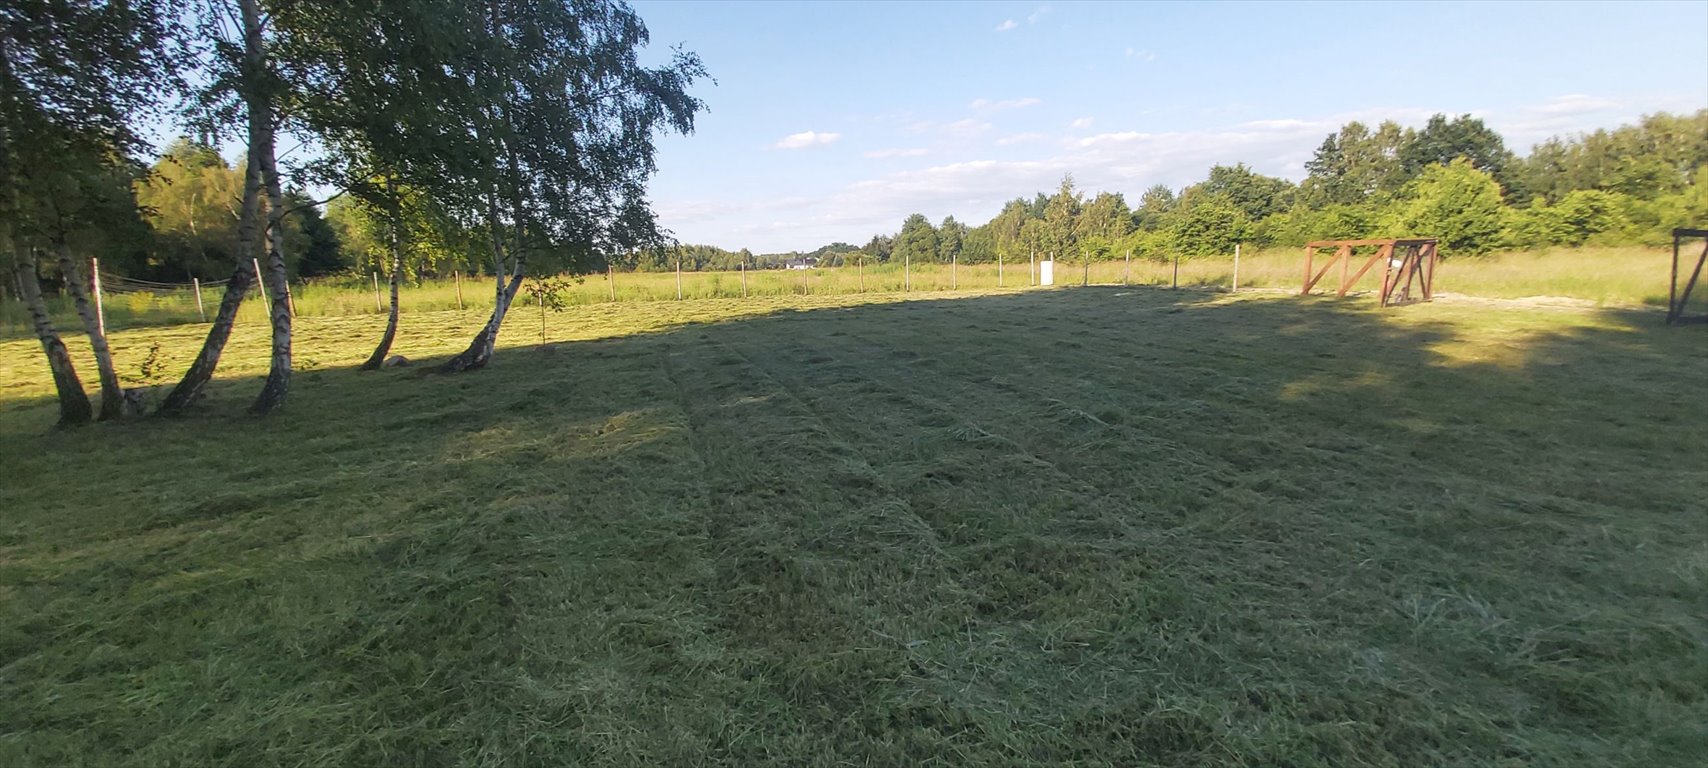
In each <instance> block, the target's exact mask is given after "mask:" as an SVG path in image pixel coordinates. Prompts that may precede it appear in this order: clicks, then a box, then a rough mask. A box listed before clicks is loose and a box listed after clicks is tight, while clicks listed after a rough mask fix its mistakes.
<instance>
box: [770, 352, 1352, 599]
mask: <svg viewBox="0 0 1708 768" xmlns="http://www.w3.org/2000/svg"><path fill="white" fill-rule="evenodd" d="M842 336H844V337H852V338H851V340H852V341H854V342H857V343H859V344H861V345H862V346H864V347H866V348H867V349H868V350H877V351H879V352H881V353H883V356H888V355H889V353H891V352H892V351H893V350H894V348H895V347H894V345H887V346H886V345H883V344H880V343H878V342H875V341H872V340H871V339H868V338H865V337H863V336H858V335H853V334H848V333H846V332H843V333H842ZM837 338H838V337H814V338H812V340H811V341H812V344H813V345H816V346H804V345H802V344H794V345H792V346H791V347H790V349H791V350H792V354H790V355H785V356H784V357H779V358H776V359H777V360H778V362H776V363H773V367H774V370H780V371H785V372H793V373H797V374H798V375H799V376H800V379H799V381H800V383H801V385H800V390H801V391H804V392H808V393H816V392H818V391H819V390H821V388H827V387H830V386H834V384H835V382H836V381H837V379H838V378H841V377H856V378H859V379H861V380H863V381H865V382H868V383H870V384H871V385H872V386H874V387H877V388H879V390H880V391H888V392H890V393H892V394H893V395H894V396H895V398H897V399H899V400H901V401H903V402H908V403H910V404H912V405H914V406H916V407H923V408H924V409H925V410H926V412H927V413H935V414H947V415H949V416H950V417H952V418H958V417H955V416H954V415H955V414H957V413H959V412H960V410H961V409H957V408H954V407H952V406H951V404H949V403H947V402H945V401H943V400H941V399H938V398H937V397H933V396H931V395H928V394H925V393H924V392H922V391H920V390H922V389H924V390H930V391H933V392H941V391H944V388H943V387H932V386H931V385H930V383H929V379H931V378H936V379H942V378H944V376H943V374H941V373H938V372H937V370H939V369H927V368H925V367H923V366H915V367H914V371H915V372H917V371H925V370H931V371H932V372H930V373H926V374H924V375H923V376H921V375H918V374H917V373H916V374H915V375H913V376H911V377H910V378H909V379H908V383H907V384H902V383H896V384H891V383H887V382H884V381H878V380H877V379H875V378H874V377H873V376H871V375H870V374H867V373H865V372H864V371H862V370H859V369H857V368H848V367H845V368H842V369H839V370H832V367H831V366H819V367H816V368H815V367H813V366H810V365H807V366H802V365H799V364H798V363H799V362H800V360H798V359H791V360H790V363H791V364H789V365H784V364H783V362H782V361H783V360H784V359H787V358H790V357H792V358H800V357H803V356H805V355H807V354H808V353H822V352H830V353H832V354H840V355H842V356H844V357H852V358H856V359H858V358H860V357H861V355H860V354H857V353H856V354H849V349H848V346H847V344H846V343H845V342H837V340H836V339H837ZM767 346H768V347H772V346H775V342H767ZM868 357H870V356H869V355H868ZM814 371H822V372H824V373H825V374H828V376H817V377H815V374H814V373H813V372H814ZM962 379H963V380H965V381H966V383H968V384H970V385H972V386H973V387H974V388H975V389H976V388H978V387H980V386H981V385H982V386H988V382H987V381H986V380H981V379H980V378H979V377H978V376H966V377H962ZM1009 391H1010V392H1011V393H1019V394H1020V395H1027V396H1030V397H1029V399H1030V400H1032V401H1033V402H1043V401H1044V400H1045V399H1046V398H1045V397H1044V396H1043V395H1041V394H1038V393H1036V392H1035V391H1032V390H1028V389H1025V388H1021V387H1010V388H1009ZM955 392H956V394H957V396H962V395H966V394H967V393H966V392H965V391H964V390H962V389H956V390H955ZM837 394H838V393H836V392H831V391H827V393H826V394H825V395H823V399H824V400H826V401H828V402H831V403H836V402H841V400H839V399H838V397H837V396H836V395H837ZM992 399H995V400H997V401H1000V402H1001V403H1008V402H1009V401H1010V400H1011V398H1005V397H994V398H992ZM844 410H845V411H846V410H847V409H846V408H844ZM972 410H974V411H977V412H985V410H984V409H982V408H979V407H975V408H972ZM1033 410H1034V412H1035V413H1039V414H1040V415H1039V417H1038V420H1039V421H1040V422H1041V423H1043V424H1045V425H1046V428H1045V429H1043V430H1040V432H1039V434H1042V435H1048V434H1049V429H1048V426H1050V425H1058V426H1059V425H1060V424H1061V421H1060V419H1059V418H1058V416H1059V414H1057V413H1056V412H1055V411H1054V409H1052V408H1049V407H1043V408H1039V407H1037V406H1034V407H1033ZM861 416H862V412H858V411H850V412H849V415H848V418H849V419H850V420H852V421H854V422H855V423H858V422H860V421H861V420H862V418H861ZM867 418H870V416H869V414H868V415H867ZM1073 423H1077V422H1073ZM1100 426H1101V427H1102V428H1103V429H1109V430H1111V431H1114V432H1116V433H1124V434H1125V435H1126V436H1128V437H1134V438H1136V439H1139V440H1142V441H1145V442H1146V444H1147V445H1149V444H1150V443H1152V442H1154V441H1150V440H1148V437H1149V436H1148V435H1145V434H1143V433H1139V432H1137V431H1136V430H1132V429H1131V428H1126V427H1123V426H1122V425H1108V424H1102V423H1100ZM1005 440H1008V441H1009V442H1011V443H1014V444H1016V445H1019V446H1020V449H1021V450H1023V451H1028V452H1035V451H1037V450H1038V449H1037V448H1030V447H1028V446H1027V445H1025V444H1023V443H1021V442H1017V441H1016V440H1015V439H1013V438H1005ZM1033 455H1035V453H1033ZM1206 455H1208V454H1206ZM1219 463H1222V464H1223V465H1224V471H1225V472H1227V473H1232V472H1233V471H1234V470H1233V469H1232V468H1231V467H1227V466H1226V465H1225V462H1219ZM1085 468H1086V469H1087V471H1089V470H1095V469H1098V465H1097V464H1095V463H1088V464H1086V465H1085ZM1051 470H1052V473H1053V474H1054V476H1055V477H1057V478H1059V479H1061V480H1064V481H1066V482H1067V483H1070V484H1072V485H1074V486H1076V487H1078V488H1079V489H1080V495H1081V496H1082V498H1089V499H1091V500H1092V503H1093V504H1095V506H1097V507H1100V508H1103V509H1105V510H1107V511H1108V512H1109V513H1110V514H1111V515H1112V516H1113V517H1115V519H1117V520H1119V521H1121V522H1122V523H1124V524H1125V527H1126V528H1127V529H1128V530H1133V525H1132V524H1131V521H1129V520H1128V517H1129V515H1130V514H1131V511H1132V508H1133V505H1132V502H1131V501H1130V500H1129V498H1127V497H1126V496H1124V495H1123V492H1130V489H1131V485H1130V484H1128V483H1125V482H1119V480H1118V479H1116V480H1110V481H1109V482H1113V483H1114V484H1113V485H1112V486H1107V487H1106V486H1104V485H1102V484H1101V483H1103V482H1104V481H1105V480H1106V478H1104V477H1103V476H1102V475H1098V474H1094V475H1092V476H1093V477H1096V478H1097V481H1095V482H1094V481H1088V480H1086V479H1085V474H1086V473H1085V472H1080V471H1077V470H1076V469H1074V468H1071V466H1070V468H1066V469H1064V468H1063V467H1061V466H1056V465H1051ZM1196 474H1198V475H1200V476H1201V477H1200V479H1199V481H1198V482H1197V485H1199V486H1203V487H1205V488H1206V489H1208V490H1211V491H1213V490H1215V486H1216V485H1217V483H1218V482H1219V481H1217V480H1215V478H1214V476H1213V475H1207V474H1205V473H1203V472H1199V473H1196ZM1208 505H1209V507H1210V508H1214V507H1215V506H1217V502H1214V501H1211V502H1208ZM1222 506H1224V507H1225V506H1227V505H1226V504H1222ZM1325 520H1330V521H1333V524H1334V526H1335V527H1336V528H1346V527H1347V526H1348V525H1350V523H1348V522H1347V521H1344V520H1336V519H1334V517H1333V516H1329V517H1328V518H1325ZM1238 524H1240V520H1239V518H1238V517H1237V516H1236V517H1235V518H1233V519H1230V520H1228V521H1226V522H1225V523H1224V522H1221V521H1212V524H1211V525H1209V526H1208V527H1206V526H1202V525H1197V524H1195V523H1191V524H1187V525H1176V526H1173V527H1172V528H1167V527H1164V528H1156V527H1153V526H1146V533H1147V534H1148V535H1140V536H1139V537H1138V538H1140V539H1141V540H1150V541H1155V540H1158V539H1159V538H1161V539H1163V540H1165V541H1171V542H1175V543H1178V541H1179V538H1178V537H1179V536H1181V535H1188V536H1192V537H1193V538H1195V539H1200V540H1201V541H1202V542H1203V544H1202V545H1207V546H1210V547H1213V548H1217V549H1222V550H1230V551H1231V552H1232V553H1233V554H1236V555H1243V556H1246V557H1249V556H1250V555H1252V554H1256V552H1258V551H1262V552H1267V555H1266V556H1265V557H1266V559H1267V560H1268V561H1270V563H1271V566H1270V567H1269V568H1268V570H1269V571H1273V572H1279V571H1284V570H1286V568H1285V566H1284V564H1285V563H1286V562H1287V561H1289V560H1290V559H1291V556H1290V550H1292V549H1294V548H1296V547H1297V546H1298V545H1299V542H1298V541H1297V540H1290V541H1273V542H1272V541H1267V540H1264V539H1257V540H1245V539H1240V540H1230V541H1215V539H1216V538H1217V537H1216V536H1214V534H1216V533H1217V532H1218V531H1220V530H1222V529H1224V528H1227V527H1229V526H1235V525H1238ZM1351 527H1352V528H1353V529H1356V528H1357V527H1358V526H1356V525H1352V526H1351ZM1248 535H1249V534H1248ZM1337 535H1338V534H1337ZM1284 537H1286V538H1289V539H1291V538H1292V537H1290V536H1286V535H1285V534H1284ZM1254 546H1255V547H1257V548H1258V549H1257V550H1252V547H1254ZM1191 549H1192V548H1190V547H1189V548H1187V550H1188V552H1187V553H1186V554H1182V555H1180V556H1179V557H1177V558H1175V559H1174V560H1171V561H1170V562H1171V563H1175V564H1178V563H1180V562H1181V561H1182V560H1185V559H1187V558H1188V557H1191V554H1190V550H1191ZM1349 554H1350V553H1349ZM1342 559H1344V558H1327V560H1330V561H1334V562H1338V561H1340V560H1342ZM1254 577H1256V574H1254ZM1339 593H1340V591H1336V592H1332V593H1328V594H1325V595H1322V596H1321V598H1322V601H1327V602H1319V601H1316V600H1313V602H1314V603H1316V604H1317V607H1318V609H1319V610H1327V611H1331V612H1332V610H1333V608H1332V606H1331V605H1330V603H1331V602H1332V601H1333V598H1334V597H1335V596H1336V595H1337V594H1339Z"/></svg>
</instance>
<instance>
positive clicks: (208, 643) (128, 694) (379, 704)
mask: <svg viewBox="0 0 1708 768" xmlns="http://www.w3.org/2000/svg"><path fill="white" fill-rule="evenodd" d="M902 298H903V297H901V296H900V295H895V294H890V295H877V296H874V295H867V296H864V297H857V296H806V297H792V298H791V297H772V298H766V299H750V300H747V301H742V300H739V299H706V300H694V301H684V302H655V303H619V304H610V305H595V306H585V307H576V308H572V309H571V310H569V311H567V312H565V313H563V314H555V315H549V316H547V318H546V322H547V328H546V334H545V335H546V337H547V338H548V339H549V340H550V341H551V342H552V343H551V344H550V345H549V347H542V346H540V335H539V322H540V315H539V314H537V313H536V312H535V311H533V310H532V308H528V307H523V308H519V309H518V310H517V312H516V314H514V315H513V316H512V319H511V321H510V322H509V324H508V325H507V327H506V330H505V335H504V337H503V342H504V347H503V348H502V349H501V350H500V352H499V354H498V356H497V358H496V359H495V362H494V364H493V366H492V367H491V368H489V369H487V370H484V371H480V372H475V373H470V374H463V375H456V376H439V375H424V374H423V373H421V366H420V365H417V366H416V367H412V368H404V369H389V370H385V371H379V372H373V373H358V372H355V371H354V370H352V367H353V366H354V365H356V364H357V363H359V362H360V361H361V360H362V359H363V358H364V357H365V356H366V354H367V352H368V351H369V349H370V345H371V343H372V340H373V339H374V338H375V337H376V336H377V335H378V332H379V329H380V320H379V318H376V317H369V316H355V317H329V318H316V317H304V318H300V319H299V334H298V337H297V338H298V360H299V363H300V364H301V365H302V367H303V368H304V369H305V370H303V371H302V372H300V373H299V374H298V376H297V378H296V384H295V386H294V388H293V391H292V395H291V401H290V403H289V405H288V408H287V410H286V411H285V412H283V413H281V414H279V415H277V416H275V417H272V418H268V419H265V420H257V419H254V418H251V417H248V416H245V415H243V413H242V411H243V408H244V406H245V405H247V403H248V400H249V398H250V397H252V396H253V394H254V392H255V390H256V389H257V388H258V386H259V381H258V377H259V376H260V375H261V374H262V373H263V372H264V366H265V343H266V342H265V337H264V333H263V332H264V328H263V327H261V326H260V325H259V324H258V323H245V324H243V325H241V326H240V329H239V332H238V334H237V336H236V338H235V340H234V342H233V344H232V345H231V347H230V348H229V349H228V351H227V353H226V358H225V359H226V364H225V366H224V368H223V369H222V378H221V379H220V380H219V381H218V382H216V385H215V387H214V388H213V390H212V393H211V396H210V398H209V400H208V402H206V403H204V404H203V406H202V407H201V408H200V410H198V411H197V412H196V413H195V414H194V415H192V416H190V417H187V418H182V419H176V420H164V419H144V420H141V421H137V422H133V423H125V424H114V425H100V426H95V427H91V428H86V429H79V430H74V431H65V432H56V431H52V430H51V429H50V428H49V425H50V424H51V422H52V419H53V409H52V404H51V402H50V401H49V400H48V399H47V397H48V395H49V394H50V390H49V386H48V380H47V373H46V366H45V364H44V363H43V362H42V361H41V356H40V352H39V348H38V347H37V346H36V345H35V343H34V342H33V341H31V340H28V339H18V340H10V341H5V342H3V343H0V387H3V388H0V466H3V467H4V479H3V480H0V765H5V766H67V765H135V766H167V765H231V766H273V765H279V766H285V765H292V766H294V765H316V766H320V765H355V766H367V765H409V766H524V765H616V766H624V765H732V766H748V765H789V766H796V765H822V766H832V765H962V766H967V765H990V766H998V765H1001V766H1008V765H1057V766H1068V765H1073V766H1091V765H1114V766H1137V765H1225V766H1249V765H1275V766H1343V765H1384V766H1420V765H1453V766H1461V765H1513V766H1516V765H1571V766H1613V765H1631V766H1668V765H1699V764H1700V762H1699V761H1700V759H1701V755H1702V754H1704V750H1708V612H1705V608H1704V606H1708V458H1705V455H1704V450H1705V448H1704V447H1705V446H1708V409H1705V405H1704V402H1703V399H1702V387H1703V383H1704V381H1708V334H1704V332H1703V331H1704V329H1703V328H1702V327H1700V326H1697V327H1692V328H1666V327H1662V326H1661V325H1660V317H1659V314H1658V313H1657V312H1653V311H1629V310H1614V309H1595V308H1586V307H1561V306H1535V305H1523V304H1514V303H1506V302H1495V301H1485V300H1470V299H1460V300H1444V301H1438V302H1436V303H1433V304H1427V305H1414V306H1408V307H1401V308H1397V309H1391V310H1385V311H1384V310H1379V309H1377V308H1376V307H1375V306H1374V301H1373V300H1371V299H1369V298H1363V299H1356V300H1350V299H1349V300H1338V301H1337V300H1333V299H1322V298H1313V299H1300V298H1297V297H1285V296H1279V295H1275V294H1249V295H1237V296H1228V295H1225V294H1218V293H1210V292H1196V291H1169V290H1162V289H1154V288H1117V287H1110V288H1070V289H1057V290H1034V291H1022V292H985V293H976V292H961V293H956V294H953V295H949V294H918V293H915V294H911V295H909V296H907V297H906V298H907V299H908V300H906V301H902V300H901V299H902ZM481 320H482V317H481V315H480V314H479V313H478V312H472V311H471V312H466V313H458V312H456V311H449V312H431V313H422V312H417V313H409V314H406V315H405V317H404V324H403V330H402V336H401V339H400V342H399V344H398V347H397V351H398V352H400V353H402V354H405V355H408V356H410V357H413V358H417V359H418V360H430V359H432V358H434V357H435V356H440V355H444V354H449V353H451V352H454V351H456V350H457V349H459V348H460V347H461V346H462V344H464V343H465V342H466V340H467V338H468V336H469V335H470V334H472V332H473V330H474V328H475V327H476V326H477V325H478V323H479V322H480V321H481ZM203 332H204V327H202V326H182V327H171V328H161V329H145V330H136V331H126V332H122V333H119V334H116V338H115V340H114V341H115V346H116V348H117V351H118V352H117V353H118V355H119V360H120V362H121V367H122V369H123V370H125V371H126V372H131V373H134V372H135V371H136V369H137V367H138V364H139V362H140V360H141V359H143V358H144V357H145V356H146V354H147V351H148V349H149V347H150V345H151V344H152V343H155V342H158V343H159V345H160V348H159V355H158V360H159V361H160V362H161V363H163V364H164V368H165V370H166V371H168V372H169V373H168V374H166V376H167V377H171V376H175V375H176V374H177V373H179V372H180V371H181V370H182V368H183V366H184V365H185V364H186V363H187V361H188V359H189V358H190V357H191V356H192V355H193V353H194V351H195V348H196V345H197V344H198V343H199V341H200V337H201V334H202V333H203ZM71 344H72V346H73V348H74V349H77V350H78V352H79V354H84V352H85V350H86V345H85V344H83V342H82V340H81V339H74V340H71ZM82 370H83V372H84V374H85V378H86V379H87V378H92V375H93V369H92V367H91V366H90V365H89V364H88V363H86V362H85V363H84V367H83V369H82Z"/></svg>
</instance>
